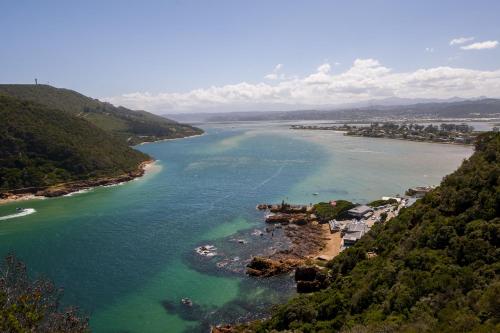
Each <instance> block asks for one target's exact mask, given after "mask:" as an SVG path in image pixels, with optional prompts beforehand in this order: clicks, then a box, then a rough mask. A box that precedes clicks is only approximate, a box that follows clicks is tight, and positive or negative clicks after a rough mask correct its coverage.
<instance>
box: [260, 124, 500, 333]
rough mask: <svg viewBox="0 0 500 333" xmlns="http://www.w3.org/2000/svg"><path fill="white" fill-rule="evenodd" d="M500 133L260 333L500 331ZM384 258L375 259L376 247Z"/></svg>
mask: <svg viewBox="0 0 500 333" xmlns="http://www.w3.org/2000/svg"><path fill="white" fill-rule="evenodd" d="M499 216H500V134H494V133H486V134H483V135H481V136H480V137H479V138H478V141H477V143H476V152H475V153H474V155H473V156H472V157H471V158H470V159H469V160H467V161H465V162H464V163H463V164H462V166H461V167H460V168H459V169H458V170H457V171H456V172H454V173H453V174H451V175H449V176H447V177H446V178H445V179H444V180H443V182H442V183H441V185H440V186H439V187H438V188H436V189H435V190H433V191H432V192H430V193H429V194H427V195H426V196H425V197H424V198H423V199H421V200H420V201H419V202H417V203H416V204H415V205H413V206H412V207H410V208H408V209H404V210H402V211H401V214H400V215H399V216H398V217H397V218H394V219H392V220H391V221H389V222H387V223H386V224H380V225H376V226H374V228H372V230H371V231H370V232H369V233H368V234H367V235H366V236H365V237H363V238H362V239H361V240H360V241H359V242H358V243H356V245H355V246H353V247H351V248H349V249H347V250H346V251H344V252H342V253H341V254H340V255H339V256H338V257H336V258H335V259H334V260H332V261H331V262H330V263H329V264H328V267H329V274H330V281H331V282H330V286H329V287H328V288H327V289H325V290H322V291H320V292H316V293H313V294H309V295H305V296H300V297H297V298H294V299H293V300H291V301H290V302H289V303H288V304H285V305H283V306H281V307H279V308H278V309H276V311H275V312H274V314H273V315H272V317H271V318H270V319H269V320H266V321H264V322H261V323H256V324H254V326H253V327H252V329H253V330H254V331H259V332H262V331H267V330H272V329H276V330H297V331H299V332H332V331H345V332H347V331H350V332H499V331H500V217H499ZM369 251H370V252H374V253H376V256H370V257H368V256H367V252H369Z"/></svg>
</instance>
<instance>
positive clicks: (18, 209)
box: [16, 207, 25, 213]
mask: <svg viewBox="0 0 500 333" xmlns="http://www.w3.org/2000/svg"><path fill="white" fill-rule="evenodd" d="M24 211H25V209H24V208H21V207H17V208H16V212H18V213H21V212H24Z"/></svg>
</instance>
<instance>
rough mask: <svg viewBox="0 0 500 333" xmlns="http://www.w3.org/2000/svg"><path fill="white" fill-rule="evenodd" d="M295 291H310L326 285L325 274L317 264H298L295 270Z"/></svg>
mask: <svg viewBox="0 0 500 333" xmlns="http://www.w3.org/2000/svg"><path fill="white" fill-rule="evenodd" d="M295 282H297V292H299V293H310V292H313V291H318V290H320V289H324V288H326V287H327V283H328V279H327V275H326V274H325V273H324V272H322V270H321V269H320V268H319V267H317V266H299V267H297V269H296V270H295Z"/></svg>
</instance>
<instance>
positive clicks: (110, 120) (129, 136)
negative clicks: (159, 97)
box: [0, 84, 202, 145]
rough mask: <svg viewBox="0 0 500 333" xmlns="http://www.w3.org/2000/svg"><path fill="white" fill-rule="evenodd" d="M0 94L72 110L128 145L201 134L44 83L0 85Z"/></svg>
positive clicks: (198, 131)
mask: <svg viewBox="0 0 500 333" xmlns="http://www.w3.org/2000/svg"><path fill="white" fill-rule="evenodd" d="M0 93H3V94H6V95H10V96H13V97H17V98H19V99H22V100H29V101H33V102H37V103H40V104H43V105H45V106H47V107H50V108H53V109H58V110H63V111H66V112H69V113H72V114H74V115H76V116H78V117H81V118H84V119H86V120H88V121H90V122H91V123H93V124H94V125H96V126H97V127H100V128H102V129H103V130H105V131H108V132H110V133H112V134H113V135H114V136H116V137H119V138H120V139H122V140H126V141H127V142H128V143H129V144H131V145H134V144H137V143H141V142H147V141H156V140H161V139H171V138H181V137H186V136H191V135H196V134H201V133H202V130H200V129H198V128H196V127H192V126H190V125H185V124H179V123H177V122H175V121H173V120H170V119H167V118H164V117H160V116H157V115H154V114H151V113H149V112H145V111H133V110H129V109H127V108H124V107H115V106H113V105H112V104H110V103H104V102H101V101H99V100H97V99H93V98H90V97H87V96H84V95H82V94H80V93H78V92H76V91H73V90H68V89H61V88H55V87H52V86H48V85H33V84H0Z"/></svg>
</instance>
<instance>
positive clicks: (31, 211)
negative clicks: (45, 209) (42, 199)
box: [0, 208, 36, 221]
mask: <svg viewBox="0 0 500 333" xmlns="http://www.w3.org/2000/svg"><path fill="white" fill-rule="evenodd" d="M34 213H36V210H35V209H34V208H26V209H23V210H22V211H20V212H19V213H15V214H11V215H5V216H0V221H3V220H9V219H14V218H16V217H22V216H26V215H31V214H34Z"/></svg>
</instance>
